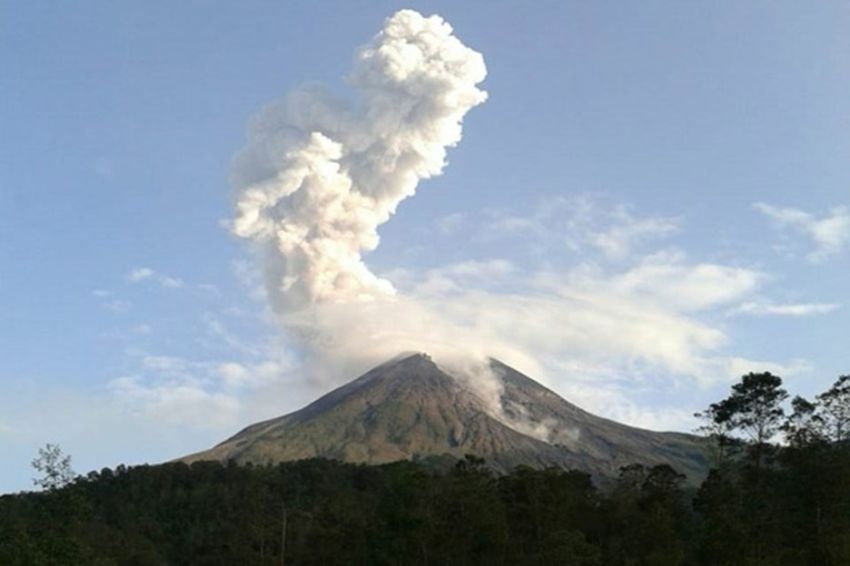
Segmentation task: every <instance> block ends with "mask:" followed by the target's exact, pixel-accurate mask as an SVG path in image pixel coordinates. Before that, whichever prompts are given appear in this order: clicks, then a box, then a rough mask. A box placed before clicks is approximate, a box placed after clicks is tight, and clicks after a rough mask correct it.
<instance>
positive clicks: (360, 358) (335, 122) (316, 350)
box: [232, 10, 503, 416]
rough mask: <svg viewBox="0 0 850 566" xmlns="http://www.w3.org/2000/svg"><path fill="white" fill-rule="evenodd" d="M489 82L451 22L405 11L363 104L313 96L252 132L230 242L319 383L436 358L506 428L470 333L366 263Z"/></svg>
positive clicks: (361, 86)
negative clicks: (247, 257) (243, 253)
mask: <svg viewBox="0 0 850 566" xmlns="http://www.w3.org/2000/svg"><path fill="white" fill-rule="evenodd" d="M486 74H487V71H486V68H485V66H484V59H483V58H482V56H481V54H479V53H477V52H475V51H473V50H471V49H469V48H468V47H466V46H464V45H463V44H462V43H461V42H460V41H459V40H458V39H457V38H456V37H454V36H453V35H452V28H451V26H449V24H447V23H446V22H445V21H443V20H442V19H441V18H440V17H439V16H431V17H429V18H426V17H423V16H422V15H420V14H418V13H417V12H414V11H411V10H403V11H400V12H398V13H396V14H395V15H394V16H392V17H390V18H389V19H387V20H386V22H385V25H384V28H383V30H381V32H380V33H378V34H377V35H376V36H375V37H374V38H373V40H372V42H371V43H370V44H368V45H366V46H364V47H362V48H361V49H359V50H358V52H357V54H356V58H355V64H354V69H353V71H352V73H351V75H350V76H349V78H348V80H349V84H350V85H351V86H352V87H353V88H354V89H355V90H356V92H357V93H358V95H359V100H358V101H357V102H356V103H355V104H353V105H352V104H349V103H348V102H346V101H344V100H341V99H338V98H335V97H333V96H331V95H330V94H328V93H327V92H326V91H325V90H324V89H321V88H317V87H305V88H301V89H298V90H296V91H295V92H293V93H291V94H290V95H289V96H287V97H286V98H285V99H283V100H282V101H280V102H278V103H275V104H272V105H270V106H268V107H267V108H265V109H264V110H262V111H261V112H260V113H259V115H258V116H257V117H256V118H255V119H254V121H253V124H252V125H251V127H250V128H249V132H248V145H247V147H246V148H245V149H243V150H242V151H241V152H240V153H239V154H238V155H237V157H236V160H235V163H234V167H233V183H234V185H235V187H236V191H237V193H236V218H235V219H234V222H233V225H232V228H233V232H234V233H235V234H236V235H238V236H241V237H243V238H247V239H249V240H252V241H254V242H256V243H257V244H259V247H260V250H261V253H262V254H263V257H262V259H261V264H262V265H263V269H264V272H265V273H264V275H265V283H266V290H267V294H268V297H269V299H270V301H271V304H272V307H273V309H274V310H275V312H276V313H277V315H278V317H279V318H280V320H281V322H282V323H283V325H284V327H285V328H286V330H287V331H288V332H289V333H290V334H291V335H292V336H294V337H295V338H296V339H297V340H298V341H299V345H300V347H301V351H302V355H303V357H304V361H305V370H306V372H307V374H308V375H309V376H310V377H312V378H313V379H314V380H316V381H318V382H320V383H321V382H324V381H326V380H328V379H331V380H333V379H339V378H340V377H347V376H350V375H351V374H352V372H355V371H361V370H363V369H365V368H366V367H368V366H369V365H372V364H375V363H378V362H381V361H384V360H385V359H387V358H388V357H391V356H394V355H397V354H398V353H399V352H400V351H403V350H425V351H428V352H430V353H432V354H435V355H437V356H438V357H439V359H440V360H441V362H442V363H445V364H448V365H449V366H451V368H452V370H453V372H452V373H454V374H456V375H457V376H459V378H460V376H462V378H463V381H465V382H468V383H469V385H470V387H471V388H474V389H476V390H478V391H479V392H480V397H481V399H482V403H484V404H485V405H486V406H488V407H489V409H490V410H491V411H492V412H493V414H494V415H496V416H501V415H503V411H502V408H501V405H500V403H499V395H498V392H500V391H501V381H500V380H498V379H497V378H495V376H491V375H489V371H488V368H489V365H488V364H487V362H486V356H485V354H484V353H483V352H477V351H474V349H473V348H472V346H471V345H469V344H468V343H465V342H464V340H463V338H462V337H468V331H469V328H468V327H467V326H466V325H465V324H462V323H461V324H456V323H454V322H447V320H446V319H445V318H444V317H443V316H442V315H441V314H440V313H437V309H435V308H434V305H431V304H428V303H427V301H423V300H422V299H421V298H412V297H400V296H396V293H395V289H394V288H393V286H392V284H391V283H390V282H389V281H387V280H384V279H381V278H379V277H377V276H376V275H375V274H374V273H372V272H371V271H370V270H369V268H368V267H367V266H366V264H365V263H364V262H363V259H362V256H361V254H362V253H363V252H366V251H369V250H373V249H375V248H376V247H377V245H378V233H377V229H378V227H379V226H380V225H381V224H383V223H384V222H386V221H387V220H389V218H390V216H392V214H393V213H394V212H395V211H396V208H397V207H398V205H399V203H400V202H401V201H402V200H404V199H405V198H407V197H409V196H412V195H413V194H414V192H415V191H416V187H417V185H418V184H419V181H421V180H422V179H427V178H429V177H432V176H435V175H439V174H440V173H441V172H442V169H443V167H444V165H445V158H446V148H447V147H449V146H452V145H455V144H457V143H458V142H459V141H460V139H461V120H462V119H463V117H464V115H465V114H466V113H467V112H468V111H469V110H470V109H471V108H472V107H474V106H476V105H478V104H481V103H482V102H484V100H485V99H486V98H487V94H486V93H485V92H484V91H482V90H480V89H479V88H477V86H476V85H478V83H480V82H481V81H483V80H484V77H485V76H486ZM460 343H464V345H463V346H462V351H461V352H457V351H456V350H455V349H456V348H458V346H459V344H460ZM494 393H495V395H494Z"/></svg>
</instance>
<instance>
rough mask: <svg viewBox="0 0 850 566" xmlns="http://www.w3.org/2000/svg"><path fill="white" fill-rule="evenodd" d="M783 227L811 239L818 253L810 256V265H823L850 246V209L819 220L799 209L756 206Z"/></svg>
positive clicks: (838, 208)
mask: <svg viewBox="0 0 850 566" xmlns="http://www.w3.org/2000/svg"><path fill="white" fill-rule="evenodd" d="M753 208H755V209H756V210H757V211H759V212H761V213H762V214H764V215H765V216H767V217H768V218H770V219H771V220H773V221H774V222H775V223H776V224H777V225H778V226H779V227H781V228H788V229H791V230H794V231H796V232H797V233H799V234H802V235H803V236H805V237H807V238H808V239H810V240H811V241H812V243H813V244H814V246H815V249H814V250H812V251H811V252H810V253H809V254H808V255H807V257H808V259H809V261H812V262H820V261H824V260H826V259H828V258H829V257H831V256H834V255H836V254H838V253H841V252H842V251H844V249H845V248H846V247H847V246H848V244H850V209H848V208H847V207H843V206H842V207H836V208H833V209H832V210H830V211H829V213H827V214H825V215H824V216H821V217H818V216H815V215H814V214H811V213H809V212H805V211H803V210H800V209H798V208H780V207H776V206H772V205H770V204H767V203H764V202H757V203H755V204H754V205H753Z"/></svg>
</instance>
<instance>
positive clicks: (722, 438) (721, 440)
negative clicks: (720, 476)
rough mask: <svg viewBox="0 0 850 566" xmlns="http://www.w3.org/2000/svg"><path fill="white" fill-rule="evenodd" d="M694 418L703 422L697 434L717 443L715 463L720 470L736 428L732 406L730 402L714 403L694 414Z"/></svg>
mask: <svg viewBox="0 0 850 566" xmlns="http://www.w3.org/2000/svg"><path fill="white" fill-rule="evenodd" d="M694 416H695V417H697V418H698V419H702V421H703V424H702V425H701V426H700V427H698V428H697V432H701V433H703V434H705V435H706V436H707V437H708V438H710V439H712V440H713V441H714V442H716V443H717V451H716V452H715V461H714V463H715V466H716V467H718V468H719V467H720V466H721V465H722V464H723V461H724V458H725V456H726V447H727V446H728V445H729V444H730V442H731V436H732V429H733V428H734V423H733V422H732V412H731V407H730V404H729V402H728V400H726V401H720V402H718V403H712V404H711V405H709V406H708V408H707V409H706V410H704V411H702V412H699V413H694Z"/></svg>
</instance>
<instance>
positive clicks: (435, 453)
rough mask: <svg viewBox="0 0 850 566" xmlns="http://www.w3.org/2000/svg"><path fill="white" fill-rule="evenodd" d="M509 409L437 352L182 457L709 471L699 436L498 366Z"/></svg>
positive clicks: (398, 362)
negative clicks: (662, 428) (587, 407)
mask: <svg viewBox="0 0 850 566" xmlns="http://www.w3.org/2000/svg"><path fill="white" fill-rule="evenodd" d="M489 364H490V368H489V369H490V370H491V371H490V372H489V374H490V375H491V376H493V378H495V379H497V380H498V382H499V383H498V385H499V387H498V389H497V396H498V398H499V401H498V402H499V403H500V404H501V406H500V407H498V406H497V407H493V403H492V402H490V403H488V402H486V400H485V399H483V398H482V397H481V396H480V395H479V394H478V393H476V390H475V388H471V387H469V382H468V381H466V380H464V379H458V378H456V377H453V376H452V374H451V372H449V371H448V370H446V369H444V368H442V367H441V366H439V365H438V364H437V363H435V362H434V360H432V359H431V358H430V357H429V356H428V355H426V354H421V353H416V354H408V355H402V356H398V357H396V358H394V359H392V360H390V361H388V362H385V363H384V364H381V365H380V366H377V367H375V368H374V369H372V370H370V371H368V372H367V373H365V374H364V375H362V376H361V377H359V378H357V379H355V380H354V381H351V382H349V383H348V384H346V385H343V386H342V387H339V388H338V389H335V390H333V391H331V392H330V393H328V394H326V395H324V396H323V397H321V398H319V399H318V400H316V401H314V402H313V403H311V404H310V405H307V406H306V407H304V408H303V409H301V410H299V411H296V412H294V413H290V414H288V415H284V416H282V417H278V418H274V419H271V420H267V421H263V422H259V423H256V424H253V425H251V426H248V427H247V428H245V429H244V430H242V431H241V432H239V433H238V434H236V435H235V436H233V437H231V438H229V439H227V440H225V441H224V442H222V443H221V444H218V445H217V446H215V447H213V448H211V449H210V450H207V451H204V452H199V453H196V454H192V455H190V456H187V457H185V458H183V459H182V460H183V461H185V462H194V461H199V460H218V461H231V460H232V461H235V462H237V463H240V464H244V463H249V462H251V463H255V464H265V463H276V462H283V461H291V460H301V459H305V458H330V459H337V460H342V461H346V462H354V463H364V464H383V463H387V462H393V461H397V460H424V461H433V462H438V461H444V460H445V461H451V460H452V459H460V458H463V457H464V456H465V455H467V454H471V455H475V456H478V457H481V458H484V459H485V461H486V462H487V463H488V465H490V466H491V467H492V468H493V469H494V470H496V471H500V472H506V471H510V470H511V469H513V468H514V467H516V466H520V465H525V466H531V467H534V468H544V467H549V466H557V467H560V468H568V469H575V470H580V471H584V472H587V473H589V474H591V475H592V476H593V477H595V478H598V479H605V478H608V479H610V478H612V477H615V476H616V475H617V474H618V473H619V469H620V467H622V466H625V465H628V464H634V463H638V464H643V465H646V466H653V465H657V464H669V465H670V466H672V467H673V468H674V469H676V470H677V471H679V472H681V473H683V474H685V475H686V476H687V477H688V479H689V481H690V482H698V481H701V480H702V479H703V478H704V477H705V475H706V473H707V470H708V467H709V454H708V446H707V444H706V442H705V440H703V439H702V438H700V437H697V436H694V435H690V434H684V433H676V432H653V431H649V430H644V429H639V428H635V427H631V426H627V425H624V424H620V423H617V422H614V421H611V420H608V419H605V418H601V417H597V416H595V415H592V414H590V413H588V412H586V411H584V410H582V409H580V408H579V407H577V406H575V405H573V404H572V403H569V402H568V401H566V400H564V399H563V398H561V397H560V396H559V395H557V394H556V393H554V392H553V391H551V390H549V389H547V388H546V387H544V386H542V385H541V384H539V383H537V382H536V381H534V380H533V379H531V378H529V377H527V376H525V375H523V374H522V373H520V372H518V371H516V370H514V369H513V368H511V367H509V366H507V365H505V364H503V363H501V362H499V361H497V360H492V359H491V360H490V362H489Z"/></svg>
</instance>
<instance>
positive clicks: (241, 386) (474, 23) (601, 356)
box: [0, 2, 850, 491]
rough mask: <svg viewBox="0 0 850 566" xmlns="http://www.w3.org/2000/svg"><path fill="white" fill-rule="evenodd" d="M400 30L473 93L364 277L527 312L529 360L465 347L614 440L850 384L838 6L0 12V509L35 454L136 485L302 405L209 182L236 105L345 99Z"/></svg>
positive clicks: (221, 196) (223, 199)
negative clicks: (366, 50)
mask: <svg viewBox="0 0 850 566" xmlns="http://www.w3.org/2000/svg"><path fill="white" fill-rule="evenodd" d="M405 7H410V8H413V9H416V10H418V11H419V12H421V13H423V14H424V15H430V14H435V13H436V14H439V15H441V16H443V17H444V18H445V19H446V20H447V21H448V22H450V23H451V25H452V26H453V27H454V30H455V33H456V35H457V36H458V37H459V38H460V39H461V40H462V41H463V42H464V43H465V44H466V45H468V46H469V47H471V48H473V49H475V50H476V51H478V52H480V53H481V54H483V56H484V59H485V61H486V64H487V78H486V80H485V81H484V82H483V84H482V88H483V89H484V90H486V91H487V93H488V95H489V98H488V100H487V101H486V102H485V103H484V104H481V105H480V106H478V107H476V108H474V109H472V110H471V111H470V112H469V114H468V115H467V116H466V118H465V120H464V137H463V141H462V142H461V143H460V144H459V145H458V146H457V147H455V148H452V149H450V150H449V154H448V166H447V167H446V169H445V172H444V174H443V175H442V176H439V177H435V178H433V179H429V180H426V181H424V182H423V183H422V184H421V185H420V187H419V190H418V191H417V194H416V196H414V197H412V198H410V199H408V200H406V201H404V202H403V203H402V204H401V206H400V207H399V209H398V212H397V214H396V215H395V216H393V218H392V219H391V220H390V221H389V222H387V223H386V224H383V225H381V226H380V228H379V233H380V236H381V244H380V246H379V247H378V248H377V249H376V250H375V251H374V252H371V253H368V254H366V255H365V256H364V257H365V261H366V263H367V264H368V266H369V267H370V268H371V269H372V271H374V272H375V273H377V274H379V275H381V276H383V277H386V278H388V279H389V280H391V281H392V282H393V283H394V284H395V285H396V286H397V287H398V288H399V289H401V290H403V291H404V292H405V293H408V294H409V295H410V296H416V297H427V298H428V299H429V300H431V301H436V299H444V298H446V297H456V296H458V294H459V291H458V289H463V292H464V293H467V292H475V293H476V294H475V297H476V299H477V300H479V302H477V303H475V304H477V305H481V306H482V308H487V309H492V312H493V313H496V314H498V313H500V312H501V311H500V309H502V308H503V307H504V308H506V309H507V310H510V309H511V308H521V307H519V305H529V306H528V312H529V313H534V312H537V311H536V310H535V309H543V310H548V311H549V312H551V313H554V315H557V316H555V318H547V319H543V320H539V325H540V327H541V328H543V329H544V330H548V329H550V328H551V333H549V335H550V337H552V339H551V340H550V342H551V344H549V343H547V344H546V345H545V346H540V344H541V343H543V342H547V340H545V339H543V337H541V335H540V334H539V333H538V332H537V330H538V329H535V328H531V329H528V328H526V326H533V324H532V322H533V320H534V319H533V316H532V315H529V316H530V317H531V318H530V320H529V321H524V324H523V329H521V330H520V329H513V330H512V329H511V328H510V325H505V324H503V323H502V321H499V320H495V321H491V322H492V324H491V328H488V333H487V334H484V336H485V337H487V338H488V339H489V338H492V339H494V340H497V339H498V340H502V341H505V342H509V341H511V340H512V338H513V336H512V332H514V331H516V332H517V333H518V334H517V336H516V343H517V344H520V345H521V347H522V348H525V352H526V353H527V355H528V356H529V357H531V358H536V359H537V360H538V361H539V364H532V365H533V367H534V368H535V369H538V370H539V372H540V373H541V374H543V375H539V376H537V375H536V376H535V377H539V378H540V379H541V380H544V381H546V382H547V383H548V384H549V385H550V386H552V387H553V388H554V389H556V390H557V391H559V392H560V393H562V394H563V395H565V396H566V397H568V398H569V399H571V400H573V401H575V402H577V403H578V404H580V405H583V406H585V407H587V408H589V409H591V410H594V411H596V412H599V413H602V414H606V415H608V416H612V417H614V418H619V419H621V420H625V421H627V422H631V423H633V424H637V425H641V426H651V427H652V426H654V427H658V428H671V427H672V428H688V427H691V426H693V423H692V422H691V421H690V420H689V419H688V415H690V414H691V413H693V412H694V411H695V410H699V409H701V408H702V407H703V406H704V405H705V404H707V403H708V402H711V401H713V400H715V399H717V398H718V397H719V396H720V395H722V394H723V392H724V391H725V389H726V388H727V387H728V384H729V383H730V381H731V380H734V378H735V371H736V370H741V371H744V370H747V371H748V370H749V369H753V370H758V369H763V368H770V369H774V370H776V371H778V372H780V373H781V374H783V377H786V382H787V384H788V387H789V389H791V390H792V391H793V392H795V393H797V392H799V393H802V394H806V395H812V394H814V393H816V392H818V391H820V390H823V389H825V388H826V387H827V386H828V385H829V384H830V383H831V382H832V381H833V380H834V379H835V378H836V377H837V376H838V375H839V374H841V373H847V372H848V371H850V368H848V366H847V361H848V359H847V353H846V339H845V338H844V337H845V336H846V335H847V333H848V330H850V312H848V308H847V305H846V304H845V303H846V302H847V289H848V266H850V209H848V207H850V167H848V157H850V37H848V35H847V33H846V30H847V29H848V27H850V8H848V7H847V5H846V4H843V3H838V2H835V3H830V2H822V3H817V5H806V6H803V5H801V4H800V3H798V2H771V3H767V2H764V3H761V2H750V3H736V4H733V3H725V4H722V5H718V4H716V3H707V2H706V3H678V2H645V3H640V4H639V5H638V4H629V5H627V4H623V3H607V2H594V3H585V2H540V3H535V4H528V3H520V2H464V3H448V2H446V3H440V2H434V3H430V2H418V3H417V2H414V3H405V4H400V3H396V2H370V3H361V2H338V3H332V2H321V3H315V2H287V3H269V2H239V3H235V2H234V3H225V2H218V3H210V2H181V3H179V4H176V5H175V4H174V3H168V2H148V3H130V2H87V3H86V4H85V7H84V8H80V7H79V6H76V7H75V6H71V5H60V4H56V3H46V2H17V3H10V4H7V5H6V7H5V13H4V18H2V23H0V25H2V26H3V29H2V33H0V37H1V38H0V42H2V49H0V59H2V61H0V64H2V67H3V69H4V70H5V72H4V73H3V75H2V77H0V84H2V96H3V101H4V104H3V105H2V107H0V116H2V127H3V132H4V135H3V139H2V152H0V156H1V157H0V159H1V160H2V161H0V163H2V167H1V168H0V266H2V267H0V316H2V319H0V320H2V324H0V359H2V360H3V363H2V364H0V384H2V386H3V395H2V396H0V452H1V453H2V454H3V456H2V464H3V465H2V466H0V491H9V490H16V489H24V488H27V487H28V485H29V477H30V475H31V474H30V471H29V469H28V467H29V460H30V459H31V457H32V455H33V454H34V453H35V452H36V450H37V448H38V447H39V446H41V445H43V444H44V443H46V442H58V443H60V444H61V445H62V446H63V447H64V448H65V449H66V451H67V452H69V453H71V454H72V455H73V456H74V459H75V463H76V467H77V469H78V470H79V471H86V470H88V469H92V468H97V467H102V466H114V465H116V464H118V463H121V462H126V463H139V462H145V461H150V462H156V461H162V460H165V459H169V458H173V457H177V456H179V455H182V454H184V453H187V452H191V451H194V450H200V449H203V448H206V447H208V446H209V445H211V444H212V443H214V442H217V441H219V440H221V439H223V438H224V437H226V436H227V435H229V434H231V433H232V432H235V431H236V430H237V429H238V428H239V427H240V426H242V425H244V424H247V423H250V422H253V421H255V420H259V419H260V418H265V417H268V416H272V415H276V414H280V413H283V412H286V411H289V410H293V409H295V408H297V407H299V406H300V405H302V404H303V403H304V402H306V401H308V400H310V399H312V398H313V397H315V396H316V395H317V394H318V393H321V392H322V390H324V389H326V388H327V387H329V386H330V385H332V383H329V382H326V381H325V382H321V383H318V384H317V383H316V382H315V381H311V380H309V379H306V378H304V376H302V375H299V371H302V370H301V369H299V368H301V366H300V358H301V356H302V353H301V352H299V349H298V348H297V347H295V346H294V345H293V344H292V343H291V342H289V341H287V338H286V337H285V336H281V334H280V332H279V331H278V325H277V323H276V322H275V317H274V315H273V314H271V313H270V312H269V308H268V307H267V306H266V302H265V300H264V298H263V296H262V292H261V290H260V289H258V277H259V275H258V273H257V271H258V267H257V264H256V262H255V258H254V257H253V256H252V255H251V254H250V253H249V251H248V248H247V247H246V245H245V243H244V242H241V241H237V238H235V237H234V236H233V235H232V234H231V233H230V232H229V230H228V229H227V226H226V220H227V219H229V218H231V217H232V215H233V213H232V210H231V207H232V204H231V202H232V190H231V187H230V185H229V182H228V175H229V169H230V164H231V160H232V158H233V155H234V154H235V152H236V151H237V150H239V149H240V148H241V147H242V146H243V145H244V143H245V142H244V139H245V128H246V124H247V122H248V120H249V118H250V117H251V116H252V115H254V114H255V113H256V112H257V111H258V109H259V108H260V107H261V106H262V105H264V104H266V103H269V102H271V101H274V100H276V99H279V98H280V97H281V96H283V95H284V94H285V93H287V92H288V91H291V90H292V89H294V88H296V87H298V86H299V85H301V84H303V83H305V82H321V83H325V84H326V85H328V87H329V88H330V89H331V90H333V91H335V92H338V93H340V94H341V95H342V96H346V97H350V96H353V95H352V93H351V91H350V89H349V88H348V87H347V86H346V84H345V82H344V80H343V78H344V77H345V76H346V75H347V74H348V73H349V70H350V68H351V64H352V56H353V53H354V49H355V48H356V47H357V46H360V45H363V44H364V43H366V42H368V41H369V39H370V38H371V37H372V36H373V35H374V34H375V33H376V32H377V31H378V30H379V29H380V28H381V26H382V22H383V20H384V18H386V17H388V16H390V15H391V14H392V13H394V12H395V11H396V10H398V9H400V8H405ZM541 297H544V298H545V301H546V302H543V303H536V302H534V301H535V300H537V299H540V298H541ZM553 297H569V300H570V301H573V302H571V303H569V304H568V305H567V304H563V305H562V304H560V303H559V304H557V305H555V304H554V303H552V302H551V301H554V300H555V299H553ZM547 305H549V306H551V307H552V308H549V307H548V306H547ZM564 305H565V306H564ZM576 305H579V306H576ZM561 308H563V310H558V309H561ZM602 311H605V312H606V313H608V314H606V316H605V317H602V316H601V315H600V313H601V312H602ZM609 311H613V312H614V313H615V314H614V315H610V312H609ZM496 314H494V318H495V316H496ZM446 316H449V315H446ZM558 316H562V318H561V319H558V318H557V317H558ZM570 318H573V320H572V321H570V320H569V319H570ZM559 320H562V321H563V324H564V327H565V328H566V327H570V325H571V324H572V325H575V324H578V323H576V322H575V321H576V320H581V321H589V322H588V324H592V325H594V328H597V330H596V332H598V333H597V334H594V333H593V332H591V333H590V334H589V336H590V337H591V340H590V342H589V344H585V343H579V342H580V341H577V340H576V337H575V332H566V331H565V332H563V333H561V334H559V331H558V330H557V328H558V326H559V324H560V322H559ZM634 320H640V321H650V322H649V323H648V324H650V323H651V321H656V323H657V324H658V326H659V329H658V334H657V336H655V335H654V334H653V335H652V336H647V332H646V328H647V326H646V325H644V324H643V323H641V324H640V325H638V326H635V327H632V326H629V321H634ZM620 323H622V325H623V326H619V325H620ZM492 328H495V329H496V330H492ZM570 328H572V327H570ZM521 332H522V335H521V336H520V335H519V333H521ZM683 333H684V334H683ZM609 335H610V336H617V337H618V339H617V340H604V339H603V337H605V336H609ZM684 335H687V336H685V337H684V338H683V336H684ZM694 335H698V337H697V338H693V336H694ZM688 336H690V337H688ZM594 337H596V338H597V339H598V341H597V342H594V341H593V340H592V338H594ZM620 337H621V338H620ZM608 342H617V345H616V346H612V345H610V344H608ZM683 344H684V345H683ZM559 352H560V354H559ZM521 369H531V368H529V367H526V368H521ZM349 377H354V376H353V375H345V376H340V377H339V379H340V380H344V379H345V378H349Z"/></svg>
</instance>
